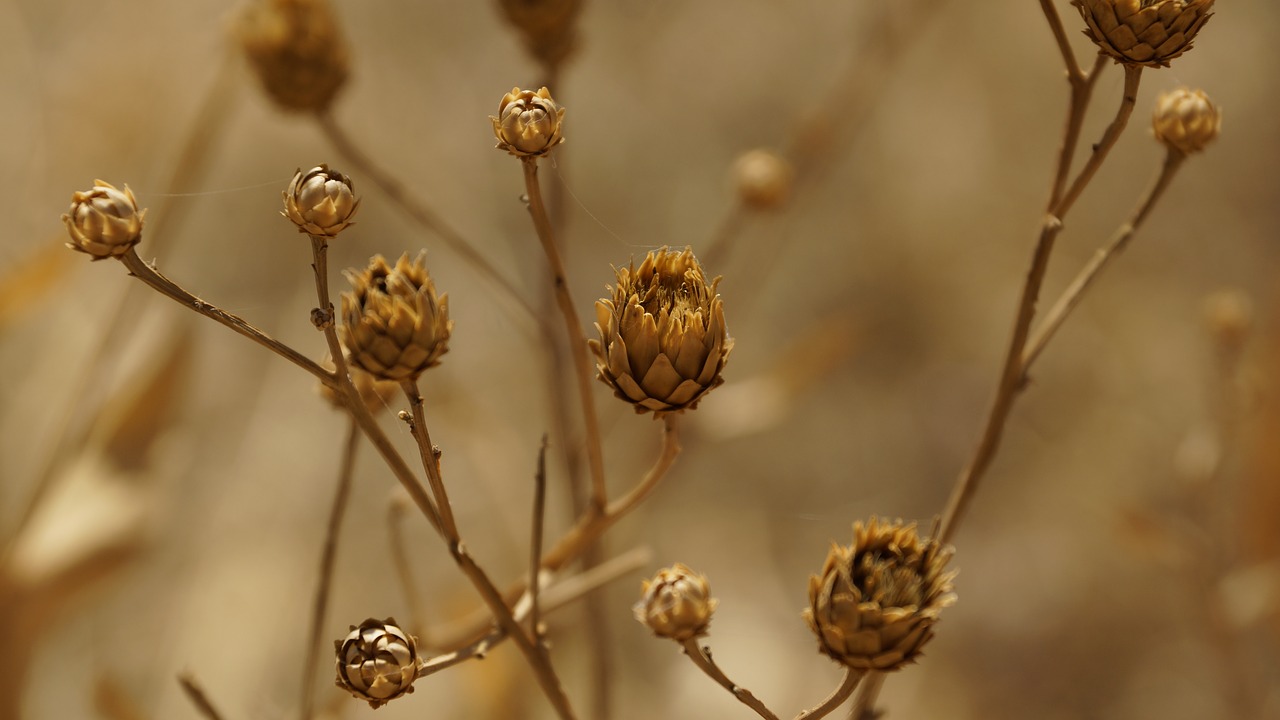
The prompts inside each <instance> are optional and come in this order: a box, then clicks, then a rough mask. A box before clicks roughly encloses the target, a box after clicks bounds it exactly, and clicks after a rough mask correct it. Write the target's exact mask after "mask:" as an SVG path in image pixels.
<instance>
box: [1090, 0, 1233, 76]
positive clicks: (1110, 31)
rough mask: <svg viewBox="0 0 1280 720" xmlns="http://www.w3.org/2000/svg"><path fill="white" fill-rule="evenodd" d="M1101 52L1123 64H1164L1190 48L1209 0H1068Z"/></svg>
mask: <svg viewBox="0 0 1280 720" xmlns="http://www.w3.org/2000/svg"><path fill="white" fill-rule="evenodd" d="M1071 4H1072V5H1075V6H1076V8H1077V9H1078V10H1079V11H1080V15H1081V17H1083V18H1084V21H1085V24H1086V25H1087V26H1088V29H1086V30H1085V35H1088V36H1089V39H1090V40H1092V41H1093V42H1094V43H1095V44H1097V46H1098V47H1099V48H1101V49H1102V52H1104V53H1106V54H1107V55H1110V56H1111V57H1112V58H1113V59H1114V60H1115V61H1116V62H1118V63H1123V64H1125V65H1144V66H1146V67H1168V65H1169V61H1170V60H1172V59H1174V58H1176V57H1178V56H1179V55H1181V54H1182V53H1184V52H1186V51H1188V50H1190V49H1191V41H1192V40H1195V37H1196V33H1198V32H1200V28H1201V27H1203V26H1204V24H1205V23H1206V22H1208V20H1209V16H1211V15H1212V14H1213V13H1212V12H1210V10H1211V9H1212V8H1213V0H1071Z"/></svg>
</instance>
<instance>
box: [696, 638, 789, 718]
mask: <svg viewBox="0 0 1280 720" xmlns="http://www.w3.org/2000/svg"><path fill="white" fill-rule="evenodd" d="M681 646H682V647H683V648H684V654H685V655H687V656H688V657H689V659H690V660H692V661H693V664H694V665H697V666H698V669H699V670H701V671H702V672H704V673H706V674H707V676H708V677H710V678H711V679H712V680H715V681H716V682H718V683H720V686H721V687H723V688H724V689H725V690H728V691H729V692H730V693H732V694H733V696H734V697H735V698H737V699H738V702H740V703H742V704H743V705H746V706H747V707H749V708H751V709H752V710H754V711H755V713H756V714H757V715H759V716H760V717H762V718H765V720H778V716H777V715H776V714H774V712H773V711H772V710H770V709H769V708H768V707H767V706H766V705H765V704H764V703H762V702H760V700H758V699H757V698H756V696H755V695H752V694H751V691H750V690H748V689H746V688H744V687H742V686H741V685H739V684H737V683H735V682H734V681H732V680H730V679H729V676H728V675H725V674H724V671H723V670H721V669H720V667H719V666H718V665H716V663H715V661H714V660H712V659H711V653H710V652H709V650H708V649H707V648H704V647H703V646H702V645H700V644H698V638H690V639H688V640H685V641H684V642H683V643H681Z"/></svg>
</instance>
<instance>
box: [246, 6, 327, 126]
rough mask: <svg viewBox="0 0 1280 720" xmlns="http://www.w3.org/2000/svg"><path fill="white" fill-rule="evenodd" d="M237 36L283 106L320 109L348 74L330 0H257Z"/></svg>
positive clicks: (295, 109) (264, 84) (248, 9)
mask: <svg viewBox="0 0 1280 720" xmlns="http://www.w3.org/2000/svg"><path fill="white" fill-rule="evenodd" d="M234 32H235V35H236V38H237V39H238V40H239V41H240V45H241V46H242V47H243V48H244V51H245V53H246V54H247V55H248V56H249V62H250V63H251V64H252V66H253V69H254V71H255V72H256V73H257V75H258V80H259V81H260V82H261V83H262V88H263V89H264V90H265V91H266V93H267V95H268V96H270V97H271V99H272V100H273V101H275V103H276V104H277V105H279V106H280V107H281V108H282V109H284V110H288V111H292V112H322V111H324V110H327V109H328V108H329V106H330V104H332V103H333V98H334V96H336V95H337V94H338V90H339V89H341V88H342V84H343V83H344V82H346V79H347V66H348V56H347V44H346V40H345V39H344V38H343V36H342V30H341V28H339V26H338V20H337V18H336V17H334V14H333V10H332V9H331V8H330V7H329V3H328V2H327V1H326V0H254V1H253V2H252V4H250V5H249V6H247V7H246V8H245V10H244V12H243V13H242V14H241V15H240V17H239V18H238V19H237V21H236V23H235V27H234Z"/></svg>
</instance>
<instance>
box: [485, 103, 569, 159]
mask: <svg viewBox="0 0 1280 720" xmlns="http://www.w3.org/2000/svg"><path fill="white" fill-rule="evenodd" d="M489 120H490V121H492V122H493V134H494V136H495V137H497V139H498V144H497V148H498V149H499V150H506V151H507V152H509V153H511V154H512V155H515V156H517V157H537V156H539V155H546V154H547V153H548V152H550V151H551V148H553V147H555V146H556V145H559V144H560V143H561V142H563V141H564V138H563V137H561V135H560V126H561V125H562V124H563V120H564V108H562V107H560V106H559V105H556V102H555V100H552V99H551V93H550V92H549V91H548V90H547V89H546V88H541V89H540V90H538V91H537V92H533V91H532V90H521V89H520V88H518V87H517V88H511V92H509V93H507V94H506V95H503V96H502V102H501V103H499V104H498V116H497V117H494V116H492V115H490V116H489Z"/></svg>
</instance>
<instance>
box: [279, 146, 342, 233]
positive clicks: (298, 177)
mask: <svg viewBox="0 0 1280 720" xmlns="http://www.w3.org/2000/svg"><path fill="white" fill-rule="evenodd" d="M281 195H282V196H283V197H284V210H283V211H282V212H281V213H280V214H281V215H284V216H285V217H287V218H289V220H291V221H292V222H293V224H294V225H297V226H298V232H302V233H307V234H308V235H323V236H326V237H337V236H338V233H340V232H342V230H343V228H345V227H347V226H348V225H352V224H354V222H353V221H352V219H351V218H353V217H355V214H356V210H358V209H360V200H359V199H358V198H357V197H356V188H355V184H354V183H352V182H351V178H349V177H347V176H346V175H343V174H342V173H340V172H338V171H336V170H330V169H329V166H328V165H325V164H324V163H321V164H319V165H317V166H316V167H313V168H311V169H310V170H308V171H306V172H305V173H304V172H303V171H302V170H301V169H299V170H298V171H297V172H295V173H294V175H293V180H291V181H290V182H289V189H288V190H285V191H284V192H283V193H281Z"/></svg>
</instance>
